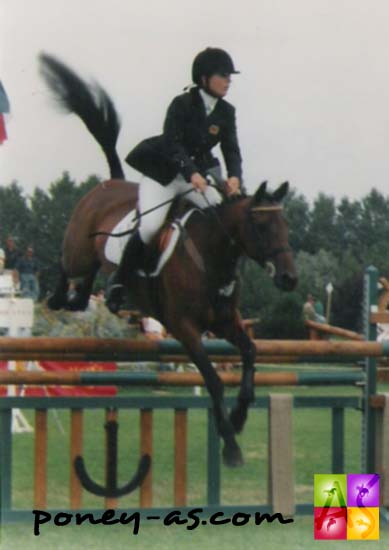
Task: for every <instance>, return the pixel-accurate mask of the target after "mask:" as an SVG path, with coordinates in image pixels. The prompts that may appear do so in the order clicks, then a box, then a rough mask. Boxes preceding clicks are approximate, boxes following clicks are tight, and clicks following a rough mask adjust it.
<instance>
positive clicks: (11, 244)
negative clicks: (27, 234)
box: [4, 235, 21, 269]
mask: <svg viewBox="0 0 389 550" xmlns="http://www.w3.org/2000/svg"><path fill="white" fill-rule="evenodd" d="M20 256H21V254H20V252H19V250H18V249H17V248H16V244H15V241H14V238H13V237H12V235H8V237H7V240H6V243H5V266H4V268H5V269H16V262H17V261H18V260H19V259H20Z"/></svg>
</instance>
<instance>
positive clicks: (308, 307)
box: [303, 294, 325, 323]
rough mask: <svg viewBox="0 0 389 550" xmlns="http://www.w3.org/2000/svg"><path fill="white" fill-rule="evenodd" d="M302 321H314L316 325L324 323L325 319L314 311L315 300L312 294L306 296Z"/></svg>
mask: <svg viewBox="0 0 389 550" xmlns="http://www.w3.org/2000/svg"><path fill="white" fill-rule="evenodd" d="M320 305H321V304H320ZM303 316H304V321H315V322H316V323H324V322H325V317H324V316H323V315H320V314H319V313H318V312H317V311H316V307H315V299H314V297H313V296H312V294H308V295H307V301H306V302H305V304H304V306H303Z"/></svg>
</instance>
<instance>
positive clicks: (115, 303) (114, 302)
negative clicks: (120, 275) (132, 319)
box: [105, 284, 124, 313]
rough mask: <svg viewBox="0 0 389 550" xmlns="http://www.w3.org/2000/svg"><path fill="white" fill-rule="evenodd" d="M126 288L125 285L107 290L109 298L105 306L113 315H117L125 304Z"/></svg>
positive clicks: (113, 286) (114, 286)
mask: <svg viewBox="0 0 389 550" xmlns="http://www.w3.org/2000/svg"><path fill="white" fill-rule="evenodd" d="M123 294H124V287H123V285H119V284H117V285H112V286H110V287H109V288H108V290H107V298H106V300H105V305H106V306H107V308H108V309H109V311H110V312H111V313H117V312H118V311H119V309H120V306H121V305H122V302H123Z"/></svg>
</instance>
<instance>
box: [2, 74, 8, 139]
mask: <svg viewBox="0 0 389 550" xmlns="http://www.w3.org/2000/svg"><path fill="white" fill-rule="evenodd" d="M9 110H10V107H9V99H8V96H7V94H6V92H5V90H4V87H3V85H2V83H1V81H0V145H1V144H2V143H4V141H5V140H6V139H7V131H6V129H5V121H4V115H5V114H6V113H9Z"/></svg>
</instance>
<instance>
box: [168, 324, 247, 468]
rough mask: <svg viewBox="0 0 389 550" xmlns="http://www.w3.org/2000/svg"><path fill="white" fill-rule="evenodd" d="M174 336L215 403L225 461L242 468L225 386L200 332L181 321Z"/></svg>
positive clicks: (216, 419) (214, 408)
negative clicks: (181, 345) (224, 396)
mask: <svg viewBox="0 0 389 550" xmlns="http://www.w3.org/2000/svg"><path fill="white" fill-rule="evenodd" d="M170 328H171V330H172V332H173V333H174V336H176V338H178V339H179V340H180V341H181V343H182V344H183V345H184V347H185V348H186V349H187V351H188V354H189V356H190V358H191V359H192V361H193V362H194V363H195V365H196V366H197V367H198V369H199V370H200V372H201V374H202V375H203V377H204V381H205V384H206V386H207V389H208V391H209V394H210V396H211V398H212V402H213V411H214V415H215V421H216V426H217V429H218V432H219V434H220V435H221V437H222V438H223V440H224V448H223V460H224V463H225V464H226V466H241V465H242V464H243V457H242V452H241V450H240V448H239V445H238V443H237V442H236V439H235V430H234V427H233V425H232V423H231V421H230V419H229V418H228V413H227V409H226V406H225V404H224V399H223V393H224V388H223V384H222V382H221V380H220V378H219V376H218V375H217V374H216V372H215V369H214V368H213V365H212V363H211V362H210V360H209V358H208V355H207V352H206V351H205V349H204V346H203V345H202V342H201V334H200V332H199V331H198V330H197V329H196V328H195V327H194V326H193V325H192V323H191V322H190V321H187V322H185V321H184V320H182V319H180V322H179V327H176V329H177V330H174V329H173V327H170Z"/></svg>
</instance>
